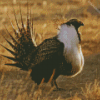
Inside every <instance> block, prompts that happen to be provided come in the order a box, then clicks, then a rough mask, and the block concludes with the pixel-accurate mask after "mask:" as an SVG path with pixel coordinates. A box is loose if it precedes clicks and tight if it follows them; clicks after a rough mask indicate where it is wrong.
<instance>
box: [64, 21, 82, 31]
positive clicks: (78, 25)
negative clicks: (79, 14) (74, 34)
mask: <svg viewBox="0 0 100 100" xmlns="http://www.w3.org/2000/svg"><path fill="white" fill-rule="evenodd" d="M64 24H66V25H69V26H70V25H73V26H74V27H75V29H76V30H78V28H79V27H80V26H84V24H83V23H82V22H81V21H79V20H78V19H71V20H69V21H68V22H66V23H64Z"/></svg>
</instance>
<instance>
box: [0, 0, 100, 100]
mask: <svg viewBox="0 0 100 100" xmlns="http://www.w3.org/2000/svg"><path fill="white" fill-rule="evenodd" d="M4 1H7V0H4ZM94 1H95V0H92V3H93V4H94ZM18 2H19V1H18ZM18 2H17V3H18ZM0 3H1V4H0V5H1V6H0V34H3V35H4V36H5V37H6V38H8V39H9V40H10V37H9V36H8V35H7V34H6V30H5V28H4V26H3V24H4V25H6V26H7V28H8V30H9V32H10V33H11V34H13V31H12V28H11V25H10V22H9V19H8V17H7V10H8V13H9V16H10V18H11V21H12V22H13V24H14V26H15V27H16V23H15V20H14V15H13V10H12V7H11V6H12V5H11V1H10V0H9V2H8V5H7V2H3V1H2V2H0ZM21 4H22V5H21V8H22V14H23V20H24V22H25V23H26V16H27V12H26V11H27V5H26V2H24V0H23V1H21ZM14 8H15V11H16V14H17V19H18V22H19V23H20V14H19V7H18V4H15V5H14ZM30 8H31V9H32V11H31V13H32V17H33V19H34V28H35V31H36V33H37V34H39V35H38V39H37V43H38V44H39V43H41V41H43V40H44V39H45V38H49V37H51V36H54V35H56V33H57V30H56V28H57V27H58V25H60V24H61V23H63V22H66V21H67V20H69V19H70V18H78V19H80V20H82V21H83V23H84V25H85V26H84V27H81V28H80V32H81V33H82V48H83V53H84V55H85V56H87V55H88V56H90V55H92V54H97V53H99V52H100V31H99V29H100V23H99V22H100V18H99V17H100V14H99V13H98V12H96V10H95V9H94V8H93V7H91V6H90V5H89V3H88V2H87V1H86V0H81V2H80V1H79V0H76V1H74V0H71V1H70V2H69V1H67V0H66V2H65V1H57V0H55V1H54V2H50V0H49V1H47V2H45V1H42V0H40V1H39V0H37V1H35V0H34V1H32V0H30ZM20 25H21V24H20ZM16 29H17V27H16ZM41 35H42V38H41ZM0 36H1V35H0ZM0 43H1V44H3V45H5V46H6V47H9V48H10V46H9V45H8V44H7V43H6V42H5V40H4V39H3V37H2V36H1V37H0ZM0 54H5V55H11V54H10V53H8V52H7V51H6V50H5V49H4V48H2V47H1V46H0ZM11 56H12V55H11ZM0 58H1V59H0V100H50V99H51V100H100V84H99V78H97V80H95V79H94V80H95V81H94V82H93V80H92V82H91V81H89V82H88V81H87V78H88V75H86V74H87V73H88V71H87V72H86V73H85V72H84V73H82V75H83V74H84V75H85V77H83V76H82V75H80V76H78V80H76V81H79V82H80V80H82V79H80V78H82V77H83V78H86V80H85V81H84V84H85V85H81V84H83V83H81V82H80V83H79V85H77V84H75V83H73V81H72V80H71V82H72V83H73V84H72V85H74V87H79V88H80V91H78V90H77V88H76V90H75V91H73V92H74V93H72V94H71V93H69V91H68V90H67V88H66V91H64V92H59V91H53V90H54V87H53V88H51V87H50V84H49V83H48V84H45V83H43V84H40V86H37V85H36V84H35V83H34V82H33V81H32V80H31V78H30V76H29V73H28V72H25V71H21V70H20V69H18V68H16V67H11V66H10V67H8V66H6V65H4V64H5V63H6V62H11V61H10V60H8V59H6V58H4V57H2V56H0ZM87 60H88V58H87ZM92 63H93V62H91V64H90V65H89V64H88V63H86V64H87V66H88V67H89V66H90V68H91V66H92ZM98 64H99V63H98ZM98 66H99V65H98ZM94 67H96V66H94ZM85 68H86V67H85ZM93 71H94V70H93ZM97 71H98V70H97ZM91 73H92V71H91ZM89 78H91V77H90V76H89ZM79 79H80V80H79ZM73 80H74V79H73ZM65 84H68V83H67V82H66V83H65ZM62 86H63V85H62ZM66 87H67V85H66ZM68 87H71V85H70V84H68ZM81 87H82V89H81ZM71 89H73V88H71ZM71 89H70V90H71ZM80 92H81V93H80ZM63 93H64V96H63ZM67 93H69V94H70V95H69V96H67Z"/></svg>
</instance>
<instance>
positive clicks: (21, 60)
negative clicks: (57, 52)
mask: <svg viewBox="0 0 100 100" xmlns="http://www.w3.org/2000/svg"><path fill="white" fill-rule="evenodd" d="M12 8H13V13H14V16H15V21H16V25H17V28H18V32H17V31H16V29H15V28H14V26H13V24H12V22H11V20H10V17H9V15H8V14H7V16H8V18H9V20H10V24H11V26H12V29H13V31H14V33H15V37H13V36H12V35H11V34H10V33H9V31H8V29H7V28H6V27H5V28H6V30H7V33H8V34H9V36H10V37H11V39H12V40H13V43H11V42H10V41H8V40H7V39H6V38H5V37H4V38H5V40H6V41H7V43H8V44H9V45H10V46H11V47H12V48H13V51H12V50H10V49H8V48H6V47H5V46H3V45H1V46H2V47H4V48H5V49H6V50H7V51H9V52H10V53H11V54H12V55H13V56H14V57H9V56H5V55H2V56H4V57H6V58H8V59H10V60H13V61H15V63H14V64H12V63H11V64H10V63H8V64H5V65H10V66H16V67H19V68H21V69H23V70H28V69H29V66H30V55H31V52H34V51H35V49H36V46H37V45H36V42H35V34H34V32H33V31H34V30H33V19H32V18H31V10H30V14H29V8H28V2H27V29H25V27H24V23H23V18H22V12H21V6H20V5H19V9H20V16H21V24H22V28H20V27H19V25H18V21H17V18H16V13H15V10H14V7H13V6H12Z"/></svg>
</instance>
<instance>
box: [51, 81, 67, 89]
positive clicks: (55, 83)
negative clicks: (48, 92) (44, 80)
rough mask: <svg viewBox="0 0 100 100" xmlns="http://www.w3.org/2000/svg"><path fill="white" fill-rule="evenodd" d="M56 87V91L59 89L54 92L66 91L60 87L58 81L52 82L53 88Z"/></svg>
mask: <svg viewBox="0 0 100 100" xmlns="http://www.w3.org/2000/svg"><path fill="white" fill-rule="evenodd" d="M54 85H55V86H56V89H57V90H54V91H62V90H64V91H65V89H62V88H59V87H58V85H57V82H56V80H52V82H51V86H52V87H53V86H54Z"/></svg>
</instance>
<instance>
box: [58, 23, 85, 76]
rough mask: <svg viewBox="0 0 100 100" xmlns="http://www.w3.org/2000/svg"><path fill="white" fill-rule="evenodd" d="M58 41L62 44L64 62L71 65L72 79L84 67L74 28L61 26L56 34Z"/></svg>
mask: <svg viewBox="0 0 100 100" xmlns="http://www.w3.org/2000/svg"><path fill="white" fill-rule="evenodd" d="M58 40H59V41H61V42H62V43H64V52H63V55H64V57H65V60H66V62H68V63H71V65H72V75H71V77H73V76H75V75H77V74H78V73H80V72H81V71H82V69H83V66H84V57H83V54H82V50H81V45H80V44H79V38H78V35H77V32H76V30H75V28H74V26H69V27H68V26H67V25H63V26H62V27H61V30H60V32H59V34H58Z"/></svg>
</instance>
